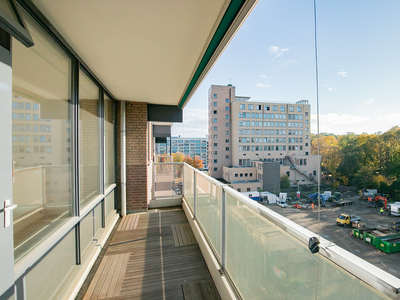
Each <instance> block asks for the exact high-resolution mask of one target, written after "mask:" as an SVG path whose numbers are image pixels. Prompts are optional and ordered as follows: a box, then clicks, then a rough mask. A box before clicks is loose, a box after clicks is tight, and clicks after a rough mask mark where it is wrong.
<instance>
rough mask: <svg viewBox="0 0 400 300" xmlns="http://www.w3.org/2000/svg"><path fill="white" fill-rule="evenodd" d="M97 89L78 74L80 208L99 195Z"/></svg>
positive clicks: (85, 77)
mask: <svg viewBox="0 0 400 300" xmlns="http://www.w3.org/2000/svg"><path fill="white" fill-rule="evenodd" d="M99 105H100V103H99V88H98V87H97V85H95V84H94V83H93V81H92V80H90V78H89V77H88V76H87V75H86V74H85V73H84V72H83V71H80V72H79V109H80V111H79V133H80V134H79V137H80V143H79V145H80V147H79V148H80V149H79V154H80V156H79V157H80V162H79V164H80V171H81V172H80V185H79V187H80V201H81V208H83V207H84V206H85V205H86V204H88V203H89V202H90V201H91V200H93V199H94V198H95V197H96V196H98V195H99V194H100V151H99V150H100V131H99V129H100V118H99Z"/></svg>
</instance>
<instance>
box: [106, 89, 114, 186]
mask: <svg viewBox="0 0 400 300" xmlns="http://www.w3.org/2000/svg"><path fill="white" fill-rule="evenodd" d="M114 109H115V106H114V101H113V100H111V99H110V98H108V97H107V96H106V95H105V96H104V135H105V167H104V170H105V187H104V188H107V187H108V186H110V185H111V184H113V183H115V143H114V126H115V111H114Z"/></svg>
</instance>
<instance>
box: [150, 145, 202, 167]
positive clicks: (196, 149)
mask: <svg viewBox="0 0 400 300" xmlns="http://www.w3.org/2000/svg"><path fill="white" fill-rule="evenodd" d="M176 152H181V153H183V154H185V155H190V156H191V157H194V156H198V157H200V159H202V160H203V164H204V167H203V169H208V140H207V138H183V137H171V140H170V139H167V142H166V143H158V144H156V153H157V154H164V153H176Z"/></svg>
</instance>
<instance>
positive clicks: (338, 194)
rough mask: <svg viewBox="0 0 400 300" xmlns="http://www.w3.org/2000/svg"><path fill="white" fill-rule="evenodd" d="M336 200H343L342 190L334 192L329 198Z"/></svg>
mask: <svg viewBox="0 0 400 300" xmlns="http://www.w3.org/2000/svg"><path fill="white" fill-rule="evenodd" d="M334 200H343V197H342V193H341V192H334V193H333V195H332V194H331V196H330V197H329V198H328V201H334Z"/></svg>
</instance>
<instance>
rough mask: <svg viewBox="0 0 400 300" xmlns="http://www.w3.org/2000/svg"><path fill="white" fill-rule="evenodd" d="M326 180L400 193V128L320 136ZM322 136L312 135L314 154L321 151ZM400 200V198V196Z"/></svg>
mask: <svg viewBox="0 0 400 300" xmlns="http://www.w3.org/2000/svg"><path fill="white" fill-rule="evenodd" d="M319 144H320V152H319V153H320V155H321V172H322V179H323V180H325V181H327V182H329V180H331V181H332V182H334V185H338V184H342V185H352V186H356V187H357V188H359V189H368V188H371V189H378V190H379V192H381V193H385V194H390V195H391V196H392V197H397V196H400V193H399V190H400V128H399V127H398V126H395V127H393V128H391V129H390V130H388V131H386V132H384V133H382V132H378V133H375V134H367V133H363V134H359V135H357V134H354V133H351V132H349V133H347V134H343V135H334V134H328V133H322V134H320V135H319ZM317 145H318V135H312V136H311V153H312V154H315V155H316V154H317ZM398 200H400V199H398Z"/></svg>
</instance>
